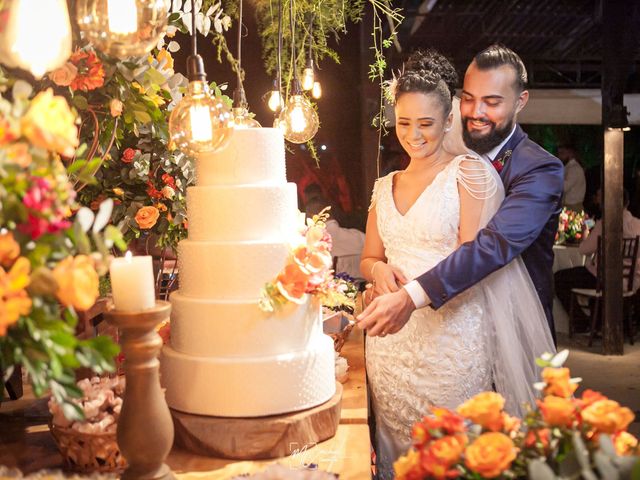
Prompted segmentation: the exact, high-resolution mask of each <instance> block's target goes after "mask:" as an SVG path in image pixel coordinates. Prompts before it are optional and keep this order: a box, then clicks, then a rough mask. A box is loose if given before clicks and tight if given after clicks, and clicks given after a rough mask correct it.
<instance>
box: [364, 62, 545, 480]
mask: <svg viewBox="0 0 640 480" xmlns="http://www.w3.org/2000/svg"><path fill="white" fill-rule="evenodd" d="M456 83H457V75H456V72H455V69H454V68H453V66H452V65H451V64H450V63H449V61H448V60H447V59H446V58H444V57H443V56H442V55H440V54H438V53H436V52H434V51H428V52H417V53H415V54H413V55H412V56H411V58H410V59H409V60H408V62H407V64H406V65H405V70H404V72H403V73H402V74H401V75H400V77H399V78H398V79H397V81H396V82H395V85H394V86H393V87H392V88H393V90H394V92H393V93H394V97H395V116H396V134H397V136H398V140H399V141H400V144H401V145H402V147H403V148H404V149H405V151H406V152H407V153H408V154H409V156H410V159H411V160H410V163H409V166H408V167H407V168H406V169H405V170H403V171H396V172H392V173H390V174H389V175H387V176H385V177H383V178H380V179H379V180H377V181H376V184H375V186H374V191H373V196H372V201H371V207H370V209H369V217H368V220H367V233H366V240H365V247H364V250H363V253H362V258H363V259H362V262H361V265H360V268H361V271H362V273H363V275H364V276H365V278H367V279H368V280H369V281H371V282H372V284H373V287H374V288H373V289H372V290H375V292H376V293H379V294H384V293H389V292H393V291H397V290H398V289H399V288H400V287H401V286H402V285H403V284H405V283H407V282H408V281H409V280H410V279H413V278H415V277H416V276H418V275H420V274H421V273H422V272H425V271H427V270H429V269H430V268H432V267H433V266H435V265H436V264H438V263H439V262H440V261H441V260H443V259H444V258H446V257H447V256H448V255H449V254H450V253H452V252H453V251H454V250H456V249H457V247H458V246H459V245H461V244H462V243H465V242H468V241H471V240H473V239H474V238H475V236H476V233H477V232H478V230H480V229H481V228H482V227H484V226H485V225H486V224H487V222H488V221H489V219H490V218H491V217H492V216H493V214H494V213H495V212H496V210H497V209H498V207H499V206H500V203H501V202H502V200H503V198H504V188H503V186H502V182H501V181H500V179H499V176H498V174H497V172H496V171H495V170H494V168H493V167H492V166H491V165H490V164H489V163H487V162H486V161H485V160H481V159H480V158H478V157H477V156H476V155H474V154H472V152H469V151H467V150H466V148H465V147H464V144H463V143H462V135H461V125H460V121H459V116H456V115H454V113H455V114H459V112H458V111H457V108H456V109H455V110H454V105H453V103H454V102H453V96H454V92H455V90H454V89H455V85H456ZM516 297H517V302H516V301H515V299H516ZM371 333H372V335H370V336H368V337H367V341H366V366H367V376H368V381H369V385H370V389H371V397H372V405H373V412H374V416H375V423H376V453H377V462H376V463H377V466H378V478H393V462H394V461H395V459H396V458H397V457H398V456H399V455H400V454H401V453H403V452H405V451H406V450H407V449H408V448H409V447H410V445H411V427H412V425H413V424H414V423H415V422H416V421H418V420H419V419H420V418H421V417H422V416H423V415H425V414H426V413H427V411H428V410H429V408H430V407H432V406H441V407H447V408H451V409H454V408H455V407H457V406H458V405H459V404H461V403H462V402H464V401H465V400H467V399H469V398H470V397H472V396H473V395H475V394H477V393H479V392H482V391H486V390H492V389H493V387H494V386H495V389H496V390H497V391H498V392H499V393H501V394H502V395H503V396H504V397H505V398H506V400H507V402H506V408H507V410H508V411H509V412H510V413H512V414H521V413H522V410H521V409H522V403H523V402H527V401H528V402H532V401H533V398H534V392H533V390H532V384H533V382H534V381H535V380H536V379H537V372H536V371H535V366H534V359H535V357H536V356H539V355H540V354H542V353H543V352H545V351H550V352H551V351H553V350H554V347H553V340H552V338H551V334H550V332H549V328H548V325H547V321H546V317H545V315H544V311H543V309H542V306H541V304H540V301H539V299H538V296H537V294H536V292H535V289H534V286H533V284H532V282H531V279H530V278H529V275H528V273H527V271H526V269H525V267H524V264H523V263H522V261H521V260H520V258H517V259H516V260H514V261H513V262H511V263H510V264H508V265H507V266H506V267H504V268H502V269H501V270H499V271H497V272H495V273H494V274H492V275H490V276H489V277H487V278H486V279H485V280H483V281H482V282H480V283H479V284H477V285H475V286H474V287H472V288H470V289H468V290H467V291H465V292H464V293H462V294H460V295H458V296H457V297H455V298H454V299H452V300H451V301H449V302H448V303H446V304H445V305H444V306H443V307H441V308H440V309H438V310H433V309H431V308H429V307H426V308H422V309H418V310H416V311H414V312H413V314H412V315H411V318H410V320H409V321H408V322H407V324H406V325H405V327H404V328H402V329H401V330H400V331H398V332H397V333H394V334H392V335H388V336H387V334H386V333H385V332H371Z"/></svg>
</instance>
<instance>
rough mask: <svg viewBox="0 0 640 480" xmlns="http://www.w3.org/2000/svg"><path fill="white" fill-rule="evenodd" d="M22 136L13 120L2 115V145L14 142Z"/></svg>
mask: <svg viewBox="0 0 640 480" xmlns="http://www.w3.org/2000/svg"><path fill="white" fill-rule="evenodd" d="M19 136H20V128H19V127H18V125H17V123H16V122H15V121H13V120H9V119H8V118H7V117H4V116H2V115H0V145H6V144H8V143H11V142H13V141H14V140H16V139H17V138H18V137H19Z"/></svg>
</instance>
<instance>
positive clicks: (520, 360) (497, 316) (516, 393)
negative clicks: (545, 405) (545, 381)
mask: <svg viewBox="0 0 640 480" xmlns="http://www.w3.org/2000/svg"><path fill="white" fill-rule="evenodd" d="M453 114H454V119H453V125H452V129H451V131H450V132H449V133H448V134H447V136H446V139H445V142H444V143H443V148H444V149H445V150H447V151H448V152H449V153H452V154H454V155H460V154H467V155H468V154H469V150H468V149H467V148H466V147H465V146H464V143H463V141H462V122H461V121H460V109H459V100H458V99H454V105H453ZM471 154H472V155H473V158H474V159H475V161H472V162H470V163H469V162H467V163H466V165H467V167H466V168H462V167H461V168H460V170H459V172H460V173H459V181H460V183H461V184H463V186H464V187H465V188H466V189H467V190H468V191H469V192H470V194H471V195H473V196H477V197H478V198H482V199H484V205H483V209H482V214H481V218H480V223H479V228H478V230H480V229H482V228H484V227H485V226H486V225H487V224H488V223H489V221H490V220H491V218H492V217H493V216H494V214H495V213H496V211H497V210H498V208H500V205H501V204H502V201H503V200H504V195H505V193H504V186H503V184H502V180H501V179H500V176H499V175H498V172H497V171H496V170H495V169H494V168H493V166H492V165H490V164H489V163H488V162H487V161H486V160H483V159H480V158H478V156H477V155H476V154H473V153H471ZM477 287H478V288H480V289H481V291H482V293H483V295H484V299H485V302H484V306H483V317H482V320H483V324H484V327H485V332H486V335H487V345H488V352H487V353H488V358H489V360H490V362H491V368H492V373H493V382H494V385H495V388H496V391H497V392H498V393H500V394H501V395H502V396H503V397H504V398H505V400H506V404H505V410H506V411H507V412H509V413H510V414H512V415H516V416H519V417H521V418H522V417H523V416H524V414H525V413H526V410H525V408H524V403H529V404H530V405H533V403H534V401H535V397H536V395H535V389H534V387H533V384H534V383H535V382H537V381H539V373H540V372H539V368H538V367H537V366H536V364H535V359H536V358H538V357H540V356H541V355H542V354H543V353H545V352H555V347H554V343H553V338H552V336H551V332H550V330H549V324H548V322H547V319H546V316H545V313H544V310H543V308H542V304H541V303H540V299H539V298H538V294H537V293H536V289H535V286H534V285H533V282H532V281H531V277H530V276H529V273H528V272H527V269H526V267H525V265H524V262H523V261H522V259H521V258H520V256H518V257H516V258H515V259H514V260H512V261H511V262H510V263H509V264H507V265H505V266H504V267H502V268H501V269H499V270H497V271H495V272H493V273H492V274H491V275H489V276H488V277H486V278H485V279H484V280H482V281H481V282H480V283H479V284H478V286H477Z"/></svg>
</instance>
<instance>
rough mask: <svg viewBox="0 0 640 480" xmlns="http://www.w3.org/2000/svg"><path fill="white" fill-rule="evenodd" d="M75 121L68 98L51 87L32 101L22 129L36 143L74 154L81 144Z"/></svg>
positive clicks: (45, 147)
mask: <svg viewBox="0 0 640 480" xmlns="http://www.w3.org/2000/svg"><path fill="white" fill-rule="evenodd" d="M75 121H76V117H75V115H74V114H73V113H72V112H71V110H70V109H69V105H68V104H67V101H66V100H65V99H64V98H63V97H58V96H54V95H53V90H52V89H50V88H48V89H47V90H44V91H42V92H40V93H38V95H36V96H35V97H34V99H33V100H32V101H31V105H30V106H29V110H27V113H26V114H25V116H24V117H22V133H23V134H24V136H25V137H27V138H28V139H29V140H30V141H31V143H33V144H34V145H35V146H37V147H41V148H44V149H46V150H51V151H54V152H56V153H59V154H61V155H64V156H66V157H71V156H72V155H73V153H74V151H75V148H76V147H77V146H78V130H77V128H76V125H75Z"/></svg>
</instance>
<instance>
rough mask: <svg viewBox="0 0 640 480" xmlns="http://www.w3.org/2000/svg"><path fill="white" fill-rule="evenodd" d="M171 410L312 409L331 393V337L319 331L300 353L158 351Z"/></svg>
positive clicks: (248, 412) (249, 413) (254, 413)
mask: <svg viewBox="0 0 640 480" xmlns="http://www.w3.org/2000/svg"><path fill="white" fill-rule="evenodd" d="M160 368H161V371H162V377H161V378H162V384H163V386H164V387H165V388H166V389H167V391H166V398H167V403H168V404H169V406H170V407H171V408H174V409H176V410H180V411H183V412H187V413H193V414H198V415H212V416H217V417H263V416H267V415H278V414H281V413H287V412H295V411H298V410H304V409H307V408H311V407H315V406H317V405H320V404H321V403H324V402H326V401H327V400H329V399H330V398H331V397H332V396H333V394H334V393H335V373H334V351H333V341H332V340H331V338H329V337H328V336H326V335H318V336H316V337H315V338H314V339H313V341H312V342H311V343H310V344H309V345H308V347H307V349H306V350H304V351H301V352H293V353H286V354H282V355H274V356H268V357H250V358H241V359H239V358H224V357H194V356H190V355H185V354H184V353H179V352H176V351H175V350H174V349H172V348H171V347H169V346H165V347H164V348H163V350H162V358H161V361H160Z"/></svg>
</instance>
